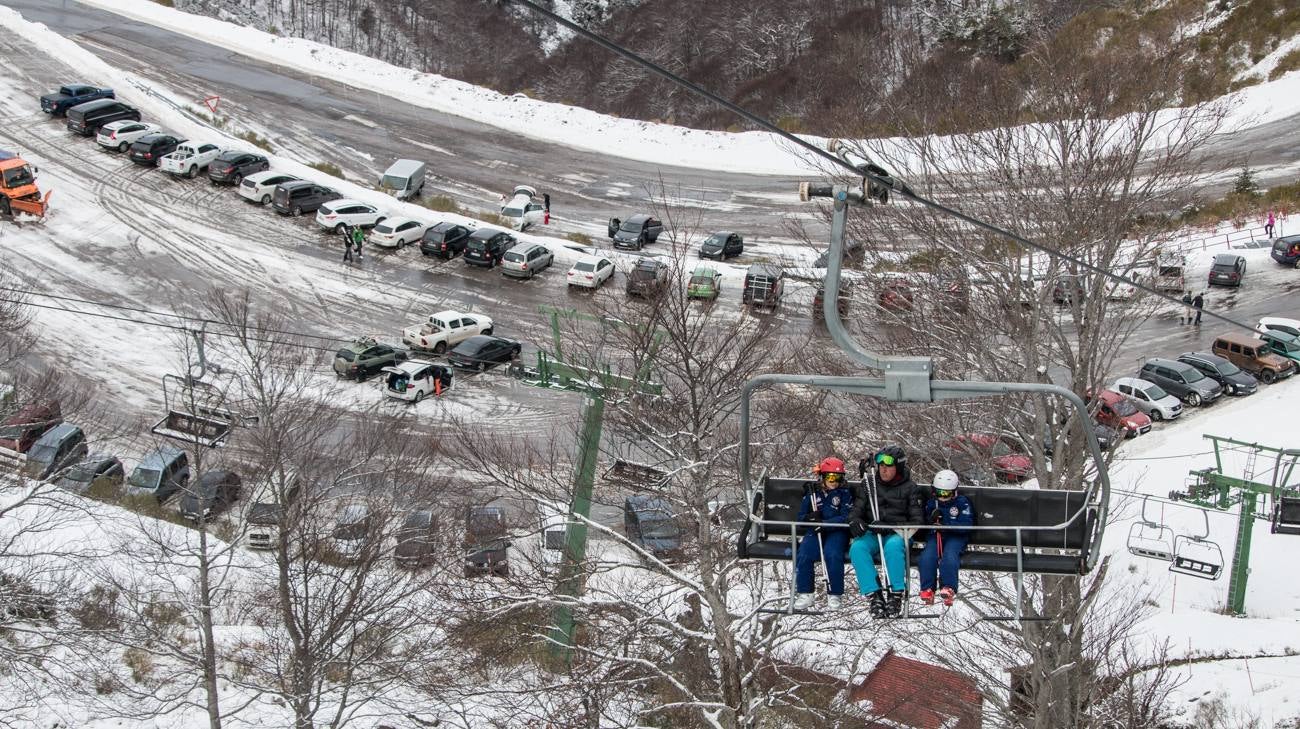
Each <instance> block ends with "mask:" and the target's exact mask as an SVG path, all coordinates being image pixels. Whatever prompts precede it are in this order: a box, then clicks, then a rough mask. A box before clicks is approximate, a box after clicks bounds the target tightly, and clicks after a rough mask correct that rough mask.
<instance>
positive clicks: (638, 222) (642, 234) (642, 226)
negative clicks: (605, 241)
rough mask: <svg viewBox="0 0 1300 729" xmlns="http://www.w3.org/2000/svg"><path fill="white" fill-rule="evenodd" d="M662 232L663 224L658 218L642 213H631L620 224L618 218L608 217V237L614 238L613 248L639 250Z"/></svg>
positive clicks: (652, 241) (656, 238)
mask: <svg viewBox="0 0 1300 729" xmlns="http://www.w3.org/2000/svg"><path fill="white" fill-rule="evenodd" d="M662 232H664V224H663V223H661V222H659V219H658V218H652V217H650V216H649V215H645V214H644V213H642V214H639V215H633V216H632V217H630V218H628V219H627V220H625V221H623V222H622V223H621V224H620V223H619V222H618V218H610V219H609V237H610V238H613V239H614V247H615V248H632V249H634V250H638V251H639V250H641V249H642V248H643V247H644V246H646V245H649V244H651V243H654V242H655V241H657V240H659V234H660V233H662Z"/></svg>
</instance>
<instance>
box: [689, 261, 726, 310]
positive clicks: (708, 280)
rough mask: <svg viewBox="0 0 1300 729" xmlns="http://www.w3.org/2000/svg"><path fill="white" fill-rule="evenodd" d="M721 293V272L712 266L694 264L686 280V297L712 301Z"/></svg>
mask: <svg viewBox="0 0 1300 729" xmlns="http://www.w3.org/2000/svg"><path fill="white" fill-rule="evenodd" d="M720 293H722V274H721V273H718V269H716V268H714V267H712V266H702V265H701V266H696V267H695V270H694V271H691V277H690V278H689V279H687V281H686V298H688V299H708V300H709V301H713V300H715V299H717V298H718V295H719V294H720Z"/></svg>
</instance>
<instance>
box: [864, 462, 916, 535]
mask: <svg viewBox="0 0 1300 729" xmlns="http://www.w3.org/2000/svg"><path fill="white" fill-rule="evenodd" d="M868 483H870V482H869V481H868V482H867V483H859V484H858V486H857V487H856V488H855V489H854V492H853V513H852V514H851V515H850V516H849V533H850V534H852V535H853V536H855V537H857V536H861V535H862V534H864V533H865V532H866V531H867V529H868V528H872V529H873V530H876V529H875V528H876V527H886V526H887V525H890V524H921V523H922V518H923V516H924V513H923V512H922V508H921V507H922V502H921V496H922V494H921V490H920V488H919V487H918V486H917V485H916V484H915V483H913V482H912V479H911V478H910V477H906V476H905V477H903V478H896V479H894V481H893V482H891V483H888V484H886V483H880V482H877V488H876V492H877V493H876V503H877V504H879V507H880V518H879V519H874V520H873V519H872V517H871V492H870V490H869V487H868ZM878 531H888V529H884V528H881V529H878Z"/></svg>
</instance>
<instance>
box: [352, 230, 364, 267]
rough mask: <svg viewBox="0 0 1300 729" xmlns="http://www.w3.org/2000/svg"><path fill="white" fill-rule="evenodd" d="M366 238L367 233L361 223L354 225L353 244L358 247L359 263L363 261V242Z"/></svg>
mask: <svg viewBox="0 0 1300 729" xmlns="http://www.w3.org/2000/svg"><path fill="white" fill-rule="evenodd" d="M365 239H366V233H365V231H363V230H362V229H361V226H360V225H354V226H352V245H354V246H356V248H357V263H360V262H361V242H362V241H364V240H365Z"/></svg>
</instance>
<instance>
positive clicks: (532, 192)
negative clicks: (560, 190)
mask: <svg viewBox="0 0 1300 729" xmlns="http://www.w3.org/2000/svg"><path fill="white" fill-rule="evenodd" d="M549 209H550V196H549V195H546V196H543V198H542V200H538V199H537V190H536V189H534V188H532V187H530V186H528V185H519V186H517V187H515V189H514V192H512V193H510V199H509V200H508V201H506V202H505V203H504V204H503V205H502V206H501V217H503V218H506V219H507V220H509V221H510V227H511V228H514V229H515V230H518V231H521V232H522V231H523V230H525V229H527V228H528V227H529V226H532V225H540V224H542V223H544V222H546V212H547V211H548V210H549Z"/></svg>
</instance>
